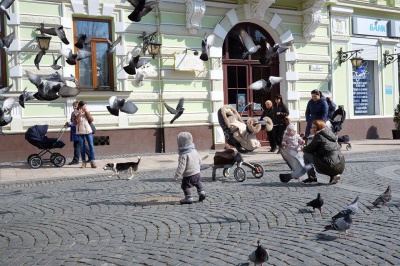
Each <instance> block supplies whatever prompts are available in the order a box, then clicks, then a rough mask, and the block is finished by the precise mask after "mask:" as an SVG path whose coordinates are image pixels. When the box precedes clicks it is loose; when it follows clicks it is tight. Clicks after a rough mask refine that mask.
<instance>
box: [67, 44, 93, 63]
mask: <svg viewBox="0 0 400 266" xmlns="http://www.w3.org/2000/svg"><path fill="white" fill-rule="evenodd" d="M60 54H61V55H62V56H64V57H65V58H66V60H65V62H67V63H68V64H69V65H76V62H77V61H80V60H82V59H85V58H88V57H89V56H91V55H92V52H90V51H87V50H83V49H79V50H78V51H77V52H76V54H73V53H72V50H71V49H70V48H65V49H61V50H60Z"/></svg>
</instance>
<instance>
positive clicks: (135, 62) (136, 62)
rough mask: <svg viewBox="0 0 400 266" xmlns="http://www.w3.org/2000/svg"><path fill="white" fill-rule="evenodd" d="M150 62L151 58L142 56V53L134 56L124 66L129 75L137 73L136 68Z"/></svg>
mask: <svg viewBox="0 0 400 266" xmlns="http://www.w3.org/2000/svg"><path fill="white" fill-rule="evenodd" d="M148 62H150V60H149V59H147V58H143V57H142V58H140V55H137V56H134V57H132V58H131V60H129V64H128V65H127V66H124V71H125V72H126V73H127V74H129V75H135V74H136V69H138V68H139V67H141V66H144V65H145V64H147V63H148Z"/></svg>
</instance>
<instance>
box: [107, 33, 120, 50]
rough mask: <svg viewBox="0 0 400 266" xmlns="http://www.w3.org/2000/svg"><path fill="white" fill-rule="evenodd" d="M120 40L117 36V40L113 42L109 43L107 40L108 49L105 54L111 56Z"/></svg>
mask: <svg viewBox="0 0 400 266" xmlns="http://www.w3.org/2000/svg"><path fill="white" fill-rule="evenodd" d="M121 40H122V36H121V35H119V36H118V37H117V39H116V40H115V42H112V41H110V40H109V39H107V42H108V44H109V45H110V47H108V49H107V51H106V53H108V54H112V53H114V51H115V49H116V48H117V44H119V43H120V42H121Z"/></svg>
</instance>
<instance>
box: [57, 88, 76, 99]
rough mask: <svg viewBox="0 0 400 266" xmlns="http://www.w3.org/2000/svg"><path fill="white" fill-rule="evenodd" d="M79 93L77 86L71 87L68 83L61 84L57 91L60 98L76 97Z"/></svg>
mask: <svg viewBox="0 0 400 266" xmlns="http://www.w3.org/2000/svg"><path fill="white" fill-rule="evenodd" d="M79 93H80V91H79V90H78V88H77V87H71V86H68V85H63V86H61V88H60V89H59V91H58V95H60V96H61V98H68V97H76V96H77V95H78V94H79Z"/></svg>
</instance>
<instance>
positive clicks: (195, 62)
mask: <svg viewBox="0 0 400 266" xmlns="http://www.w3.org/2000/svg"><path fill="white" fill-rule="evenodd" d="M175 70H178V71H204V62H203V61H201V60H200V58H199V56H198V55H194V54H191V53H186V52H185V53H182V54H176V55H175Z"/></svg>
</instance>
